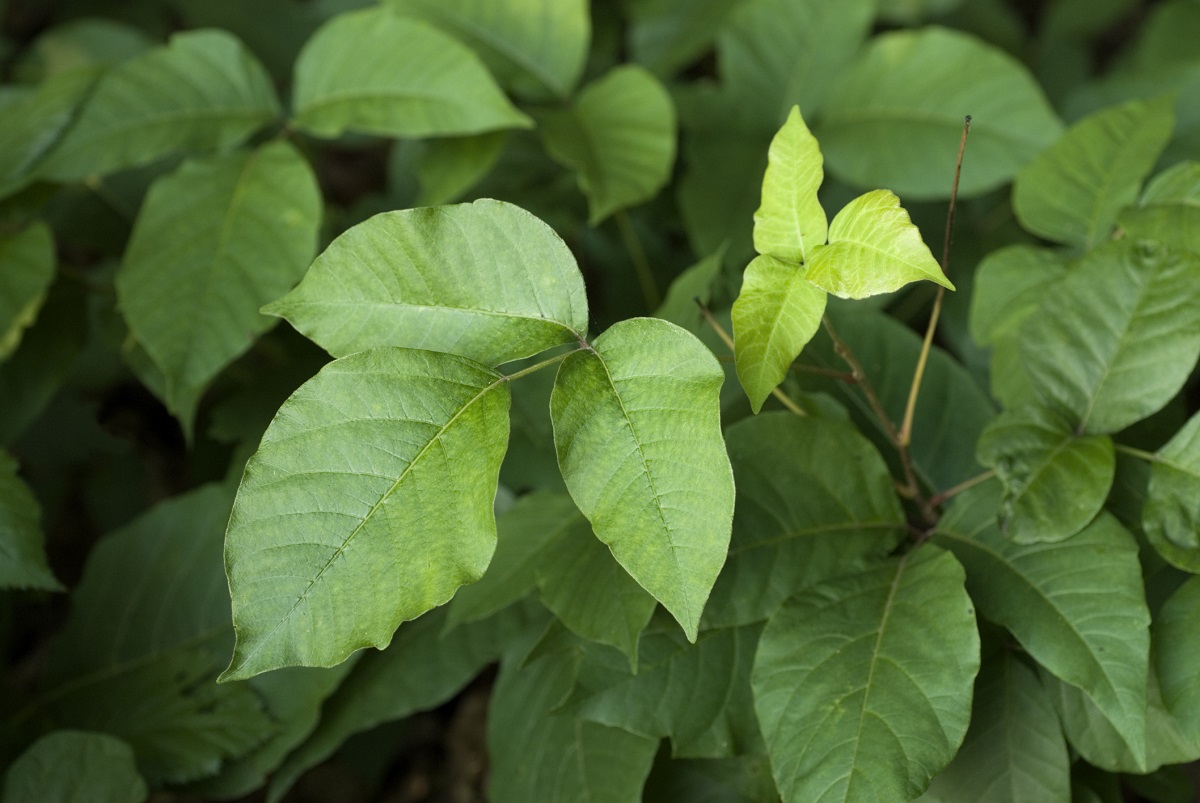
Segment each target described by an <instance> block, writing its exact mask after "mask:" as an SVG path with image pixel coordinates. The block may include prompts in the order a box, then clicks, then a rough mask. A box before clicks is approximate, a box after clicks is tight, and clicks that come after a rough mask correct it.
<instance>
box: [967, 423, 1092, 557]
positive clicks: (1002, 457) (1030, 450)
mask: <svg viewBox="0 0 1200 803" xmlns="http://www.w3.org/2000/svg"><path fill="white" fill-rule="evenodd" d="M977 448H978V452H979V462H980V463H982V464H983V465H985V466H987V467H988V468H992V469H995V470H996V475H997V476H998V477H1000V481H1001V482H1002V483H1004V499H1003V500H1002V501H1001V503H1000V526H1001V529H1003V530H1004V531H1005V532H1006V534H1007V535H1008V537H1009V538H1011V539H1012V540H1014V541H1016V542H1017V543H1019V544H1033V543H1038V542H1042V541H1062V540H1063V539H1066V538H1070V537H1071V536H1072V535H1074V534H1075V533H1077V532H1079V531H1080V530H1082V529H1083V528H1084V527H1086V526H1087V525H1088V523H1089V522H1091V520H1092V519H1094V518H1095V517H1096V514H1097V513H1099V512H1100V508H1101V507H1103V506H1104V500H1105V499H1106V498H1108V489H1109V488H1110V487H1111V486H1112V481H1113V474H1114V472H1115V471H1116V457H1115V453H1114V452H1113V442H1112V438H1110V437H1108V436H1107V435H1079V434H1077V433H1076V432H1075V431H1074V430H1073V428H1072V427H1071V426H1070V424H1069V423H1068V422H1067V421H1066V420H1064V419H1063V417H1062V416H1061V415H1059V414H1058V413H1056V412H1054V411H1053V410H1049V409H1047V408H1045V407H1040V406H1030V407H1022V408H1018V409H1016V410H1008V411H1006V412H1004V413H1003V414H1001V415H1000V417H999V418H997V419H996V420H994V421H993V422H992V423H990V424H989V425H988V427H987V429H985V430H984V431H983V434H982V435H981V436H980V438H979V445H978V447H977Z"/></svg>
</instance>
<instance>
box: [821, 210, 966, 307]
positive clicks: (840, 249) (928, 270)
mask: <svg viewBox="0 0 1200 803" xmlns="http://www.w3.org/2000/svg"><path fill="white" fill-rule="evenodd" d="M804 278H806V279H808V280H809V281H810V282H812V283H813V284H815V285H816V286H817V287H820V288H821V289H822V290H825V291H827V292H830V293H833V294H834V295H835V296H840V297H841V298H866V297H867V296H874V295H879V294H881V293H891V292H893V291H895V290H899V289H900V288H901V287H903V286H904V285H906V284H908V283H909V282H915V281H919V280H921V279H928V280H930V281H932V282H936V283H937V284H940V285H942V286H943V287H948V288H949V289H951V290H953V289H954V285H953V284H951V283H950V280H949V279H947V278H946V276H945V274H943V273H942V269H941V267H939V266H938V263H937V260H936V259H934V258H933V254H931V253H929V246H927V245H925V241H924V240H922V239H921V232H920V231H919V230H918V229H917V227H916V226H914V225H913V224H912V221H911V220H910V219H909V217H908V212H905V211H904V210H903V209H902V208H900V199H899V198H897V197H896V196H895V194H894V193H892V192H891V191H889V190H874V191H872V192H868V193H867V194H866V195H860V196H859V197H858V198H855V199H854V200H853V201H851V202H850V203H848V204H846V206H845V207H843V208H842V210H841V211H840V212H838V213H837V214H836V215H834V218H833V222H832V223H830V224H829V245H827V246H824V247H823V248H818V249H816V253H815V254H813V255H812V257H811V258H810V261H809V263H808V266H807V267H806V268H805V270H804Z"/></svg>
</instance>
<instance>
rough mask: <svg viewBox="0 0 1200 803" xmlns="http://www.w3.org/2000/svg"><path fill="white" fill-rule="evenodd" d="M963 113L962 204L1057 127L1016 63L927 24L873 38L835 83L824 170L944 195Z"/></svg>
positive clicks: (821, 133)
mask: <svg viewBox="0 0 1200 803" xmlns="http://www.w3.org/2000/svg"><path fill="white" fill-rule="evenodd" d="M967 114H970V115H971V116H972V120H971V137H970V142H969V144H968V147H967V155H966V159H965V162H964V165H963V171H962V182H961V184H959V188H958V191H959V196H960V197H964V198H965V197H970V196H975V195H980V194H982V193H984V192H987V191H988V190H991V189H993V188H995V187H998V186H1000V185H1001V184H1004V183H1005V182H1007V181H1008V180H1009V179H1011V178H1012V176H1013V174H1014V173H1016V172H1017V170H1018V169H1019V168H1020V167H1022V166H1023V165H1025V164H1026V163H1027V162H1029V161H1030V160H1031V159H1032V158H1033V157H1034V156H1035V155H1036V154H1037V153H1038V152H1039V151H1040V150H1042V148H1044V147H1045V146H1047V145H1049V144H1050V143H1051V142H1053V141H1054V140H1055V139H1056V138H1057V137H1058V135H1059V133H1060V132H1061V131H1062V124H1061V123H1060V122H1059V120H1058V117H1057V116H1056V115H1055V114H1054V111H1053V110H1052V109H1051V108H1050V105H1049V103H1047V101H1046V98H1045V97H1044V96H1043V95H1042V91H1041V89H1040V88H1039V87H1038V85H1037V83H1036V82H1035V81H1034V79H1033V76H1031V75H1030V74H1029V73H1028V71H1027V70H1026V69H1025V67H1024V66H1023V65H1021V64H1020V63H1019V62H1018V61H1016V60H1015V59H1013V58H1012V57H1011V56H1009V55H1008V54H1006V53H1004V52H1002V51H1000V50H998V49H996V48H994V47H991V46H989V45H986V44H984V43H983V42H981V41H979V40H978V39H975V38H974V37H971V36H968V35H967V34H963V33H959V32H956V31H949V30H945V29H942V28H935V27H931V28H925V29H922V30H917V31H896V32H892V33H885V34H882V35H880V36H877V37H875V39H874V40H873V41H872V42H871V44H870V45H869V46H868V47H867V49H866V50H865V51H864V52H863V53H862V54H861V55H860V56H859V57H858V61H857V62H856V63H855V64H854V66H853V67H851V68H850V70H848V71H847V72H845V73H844V74H843V75H842V77H841V80H840V81H839V82H838V84H837V85H836V86H835V87H834V89H833V91H832V93H831V95H830V98H829V102H828V103H827V104H826V107H825V110H824V113H823V114H822V118H821V125H820V126H819V127H818V130H817V139H819V140H820V141H821V142H822V145H823V148H824V152H825V161H826V164H827V165H828V167H829V169H830V170H832V171H833V172H835V173H836V174H838V175H839V176H841V177H843V178H844V179H846V180H847V181H850V182H853V183H854V184H858V185H862V186H868V187H877V186H880V185H884V186H887V187H890V188H891V189H892V190H893V191H895V192H897V193H899V194H900V195H903V196H905V198H908V199H912V200H917V199H934V198H946V197H948V196H949V195H950V185H951V182H952V180H953V178H954V160H955V156H956V154H957V153H958V143H959V140H960V138H961V137H962V129H963V117H964V115H967Z"/></svg>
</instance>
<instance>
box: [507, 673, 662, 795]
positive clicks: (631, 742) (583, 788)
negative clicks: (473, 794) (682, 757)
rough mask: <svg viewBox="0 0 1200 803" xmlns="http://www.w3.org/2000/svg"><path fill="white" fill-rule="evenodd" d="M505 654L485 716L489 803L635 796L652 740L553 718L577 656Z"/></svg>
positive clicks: (568, 685)
mask: <svg viewBox="0 0 1200 803" xmlns="http://www.w3.org/2000/svg"><path fill="white" fill-rule="evenodd" d="M521 657H522V655H521V654H520V651H514V653H513V654H510V655H508V656H506V658H505V660H504V661H503V662H502V663H501V665H500V677H499V679H498V680H497V682H496V686H495V688H494V689H493V690H492V697H491V703H490V705H489V708H488V717H487V743H488V755H489V757H490V759H491V766H490V771H489V775H490V777H489V779H488V800H492V801H495V803H527V801H530V800H553V801H556V803H557V802H558V801H561V802H562V803H626V802H627V801H631V800H638V799H640V797H641V789H642V785H643V784H644V783H645V781H646V776H647V775H648V774H649V772H650V765H651V763H652V762H653V761H654V754H655V752H656V751H657V750H658V740H657V739H648V738H646V737H644V736H638V735H637V734H633V733H630V732H628V731H625V730H621V729H620V728H611V727H608V726H606V725H601V724H599V723H596V722H587V721H585V720H581V719H579V718H577V717H575V716H571V715H570V714H558V713H554V710H555V709H556V708H557V707H558V705H559V703H561V702H562V701H563V699H564V698H565V697H566V696H567V694H568V693H569V692H570V691H571V687H572V685H573V682H574V678H575V673H576V670H577V668H578V662H579V656H578V654H577V652H575V651H567V650H556V651H554V652H551V653H549V654H545V655H540V656H530V658H529V659H527V662H526V663H524V664H522V662H521V660H520V658H521Z"/></svg>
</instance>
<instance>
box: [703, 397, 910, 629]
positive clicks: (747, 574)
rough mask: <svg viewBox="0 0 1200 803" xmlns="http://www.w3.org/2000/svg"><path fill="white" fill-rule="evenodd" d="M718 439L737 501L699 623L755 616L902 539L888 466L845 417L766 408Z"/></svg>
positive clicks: (739, 621)
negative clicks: (806, 415)
mask: <svg viewBox="0 0 1200 803" xmlns="http://www.w3.org/2000/svg"><path fill="white" fill-rule="evenodd" d="M725 440H726V446H727V448H728V449H729V460H730V462H731V463H732V464H733V477H734V481H735V483H736V485H737V488H738V500H737V509H736V510H735V511H734V517H733V537H732V539H731V540H730V542H729V559H728V560H727V561H726V564H725V568H724V569H722V570H721V576H720V577H718V578H717V584H716V585H715V586H714V587H713V592H712V597H711V601H710V603H709V606H708V610H707V611H706V613H705V616H704V626H705V627H706V628H708V627H716V626H730V625H742V624H749V623H751V622H760V621H763V620H764V619H766V618H767V617H768V616H770V615H771V614H772V613H774V612H775V609H776V608H778V607H779V605H780V604H781V603H782V602H783V601H784V600H785V599H787V598H788V597H789V596H791V595H792V594H794V593H796V591H798V590H799V589H801V588H805V587H807V586H810V585H814V584H816V583H820V582H823V581H825V580H828V579H831V578H832V577H835V576H837V575H838V574H842V573H844V572H846V571H847V569H848V568H852V567H857V566H860V565H862V564H863V563H865V562H867V561H871V560H877V559H880V558H884V557H886V556H887V555H889V554H890V553H891V552H892V550H894V549H895V548H896V546H898V545H899V543H900V541H901V540H902V539H903V538H904V511H903V510H902V509H901V507H900V501H899V499H897V497H896V491H895V485H894V483H893V481H892V477H891V474H890V473H889V472H888V467H887V464H886V463H884V462H883V458H882V457H880V455H879V452H878V451H876V449H875V447H874V446H873V445H872V444H871V442H870V441H868V440H867V439H866V438H864V437H863V436H862V435H860V434H859V432H858V431H857V430H856V429H855V428H854V427H853V426H851V425H850V424H847V423H839V422H834V421H828V420H821V419H816V418H801V417H799V416H796V415H793V414H792V413H787V412H777V413H767V414H765V415H761V416H756V417H754V418H748V419H743V420H742V421H739V422H738V423H736V424H734V425H733V426H731V427H730V428H729V429H728V430H726V433H725Z"/></svg>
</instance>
